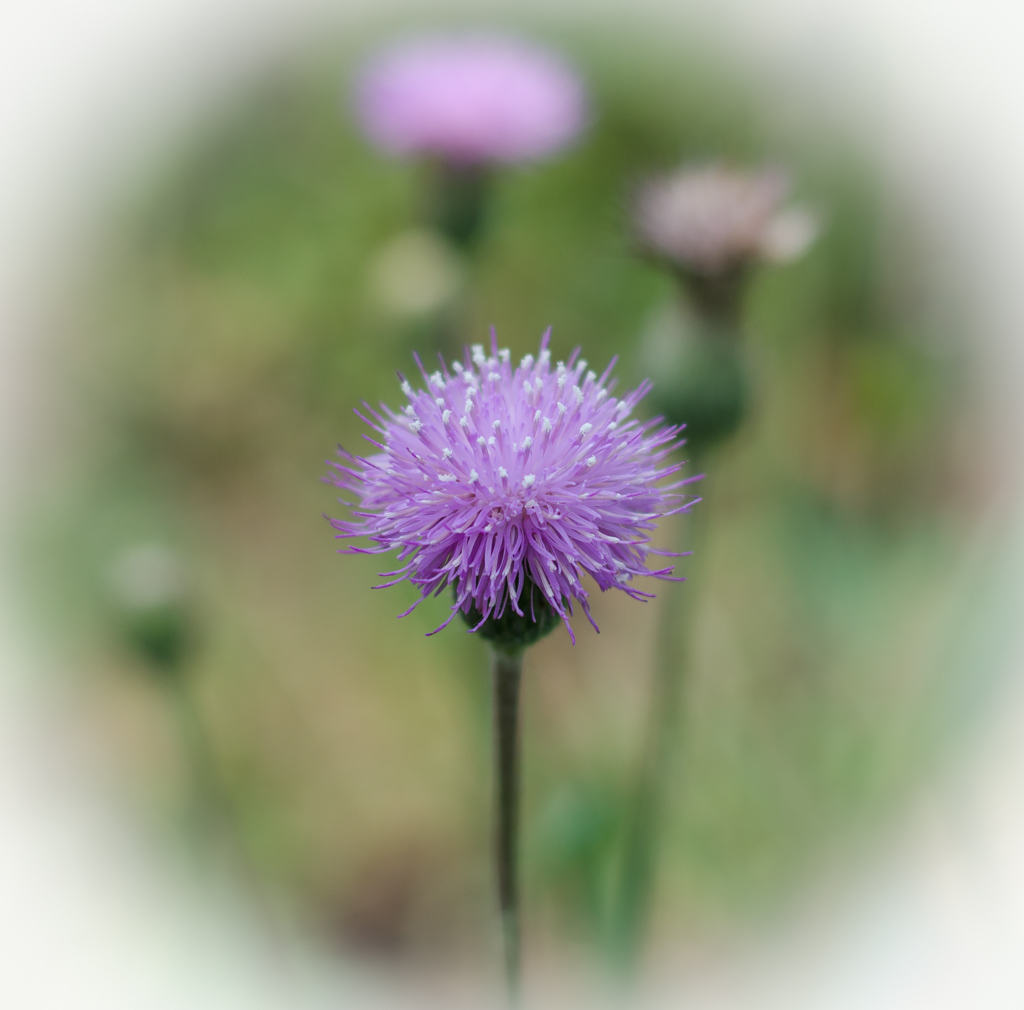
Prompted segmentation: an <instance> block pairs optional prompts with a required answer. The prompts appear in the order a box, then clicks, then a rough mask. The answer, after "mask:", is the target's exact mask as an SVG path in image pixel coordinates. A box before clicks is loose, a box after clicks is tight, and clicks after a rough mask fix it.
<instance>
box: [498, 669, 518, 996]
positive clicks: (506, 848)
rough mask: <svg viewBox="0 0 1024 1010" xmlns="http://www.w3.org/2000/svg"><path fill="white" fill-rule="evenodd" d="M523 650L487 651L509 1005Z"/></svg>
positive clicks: (513, 988) (514, 971)
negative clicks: (492, 710) (492, 717)
mask: <svg viewBox="0 0 1024 1010" xmlns="http://www.w3.org/2000/svg"><path fill="white" fill-rule="evenodd" d="M522 672H523V654H522V652H521V651H520V652H516V653H514V654H509V653H505V652H500V651H498V650H497V649H494V650H492V653H491V676H492V681H493V689H494V771H495V860H496V868H497V877H498V906H499V909H500V911H501V928H502V933H503V936H504V943H505V980H506V984H507V986H508V996H509V1002H510V1004H511V1005H513V1006H516V1005H517V1004H518V1002H519V992H520V978H521V965H520V953H519V865H518V827H519V824H518V822H519V684H520V680H521V678H522Z"/></svg>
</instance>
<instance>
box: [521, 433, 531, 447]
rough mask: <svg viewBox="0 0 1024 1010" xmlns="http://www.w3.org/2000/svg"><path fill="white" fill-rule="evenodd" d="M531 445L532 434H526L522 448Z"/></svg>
mask: <svg viewBox="0 0 1024 1010" xmlns="http://www.w3.org/2000/svg"><path fill="white" fill-rule="evenodd" d="M531 445H533V436H532V435H527V436H526V438H524V439H523V448H524V449H529V448H530V446H531Z"/></svg>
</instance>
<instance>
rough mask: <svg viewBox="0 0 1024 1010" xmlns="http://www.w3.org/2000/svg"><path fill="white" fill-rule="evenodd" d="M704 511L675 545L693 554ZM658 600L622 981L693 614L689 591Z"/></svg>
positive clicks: (634, 954)
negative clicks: (652, 673) (652, 674)
mask: <svg viewBox="0 0 1024 1010" xmlns="http://www.w3.org/2000/svg"><path fill="white" fill-rule="evenodd" d="M704 511H705V510H703V509H701V508H700V506H698V509H697V510H696V511H695V512H694V513H693V515H692V516H691V515H687V516H685V517H683V521H682V522H681V523H680V524H679V526H678V538H679V543H680V545H682V544H683V543H686V545H687V546H688V547H695V546H696V547H698V549H699V546H700V544H699V537H700V533H701V529H700V526H701V525H702V522H701V519H700V517H701V516H702V515H703V514H704ZM678 549H680V550H682V549H683V548H682V546H680V547H679V548H678ZM693 575H694V569H693V566H692V565H690V566H688V568H687V577H688V578H689V579H692V578H693ZM660 595H661V597H662V599H661V612H660V615H659V620H658V628H657V639H656V647H655V671H654V679H653V683H652V687H651V700H650V710H649V712H648V715H647V720H646V728H645V732H644V735H643V740H644V750H643V753H642V755H641V758H640V766H639V769H638V773H637V778H636V784H635V789H634V795H633V810H632V818H631V821H630V824H629V828H628V833H627V836H626V843H625V849H624V853H623V861H622V870H621V875H620V878H619V889H618V900H617V902H616V906H615V908H614V910H613V915H614V919H613V922H612V941H613V944H614V956H615V961H616V966H617V968H618V969H619V971H620V972H621V974H622V975H623V976H624V977H626V978H627V979H628V978H629V977H631V976H632V975H633V974H634V973H635V970H636V964H637V960H638V957H639V952H640V947H641V944H642V942H643V938H644V933H645V930H646V927H647V920H648V918H649V915H650V907H651V903H652V896H653V891H654V881H655V876H656V869H657V856H658V840H659V835H660V832H661V827H662V822H663V820H664V811H665V806H666V792H667V787H668V782H669V771H670V768H671V763H672V757H673V753H674V750H675V747H676V746H677V744H678V740H679V737H680V735H681V730H680V723H681V722H682V716H683V711H682V708H683V706H682V697H683V691H684V688H685V684H686V679H687V674H688V672H689V666H688V652H689V638H690V636H689V628H690V622H691V620H692V616H693V610H694V606H693V604H694V600H693V591H692V587H691V586H687V585H686V584H677V583H666V586H665V589H664V590H663V592H662V593H661V594H660Z"/></svg>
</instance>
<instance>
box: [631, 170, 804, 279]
mask: <svg viewBox="0 0 1024 1010" xmlns="http://www.w3.org/2000/svg"><path fill="white" fill-rule="evenodd" d="M788 194H789V179H788V178H787V176H786V175H785V174H784V173H783V172H780V171H778V170H776V169H761V170H759V171H745V170H742V169H738V168H732V167H730V166H727V165H724V164H720V163H711V164H703V165H691V166H683V167H682V168H680V169H679V170H678V171H676V172H673V173H671V174H668V175H664V176H659V177H657V178H654V179H651V180H649V181H648V182H646V183H645V184H644V185H643V186H641V188H640V190H639V192H638V194H637V198H636V200H635V203H634V206H633V221H634V227H635V229H636V233H637V236H638V238H639V239H640V241H641V243H643V245H644V246H645V247H646V248H648V249H649V250H650V251H651V252H654V253H656V254H658V255H660V256H664V257H665V258H666V259H669V260H671V261H673V262H674V263H676V264H678V265H679V266H681V267H683V268H684V269H685V270H687V271H689V272H691V273H694V274H698V275H701V276H715V275H720V274H725V273H729V272H730V271H732V270H735V269H741V268H743V267H745V266H747V265H750V264H753V263H756V262H760V261H766V260H767V261H775V262H781V261H786V260H791V259H795V258H796V257H798V256H800V255H801V254H802V253H803V252H804V251H805V250H806V249H807V248H808V246H810V245H811V243H812V242H813V241H814V239H815V238H816V237H817V233H818V225H817V222H816V220H815V218H814V217H813V215H811V214H810V212H808V211H807V210H806V209H804V208H801V207H789V208H787V207H784V203H785V200H786V197H787V196H788Z"/></svg>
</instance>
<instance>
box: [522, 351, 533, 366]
mask: <svg viewBox="0 0 1024 1010" xmlns="http://www.w3.org/2000/svg"><path fill="white" fill-rule="evenodd" d="M519 367H520V368H532V367H533V355H532V354H527V355H525V356H524V358H523V360H522V361H520V362H519Z"/></svg>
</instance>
